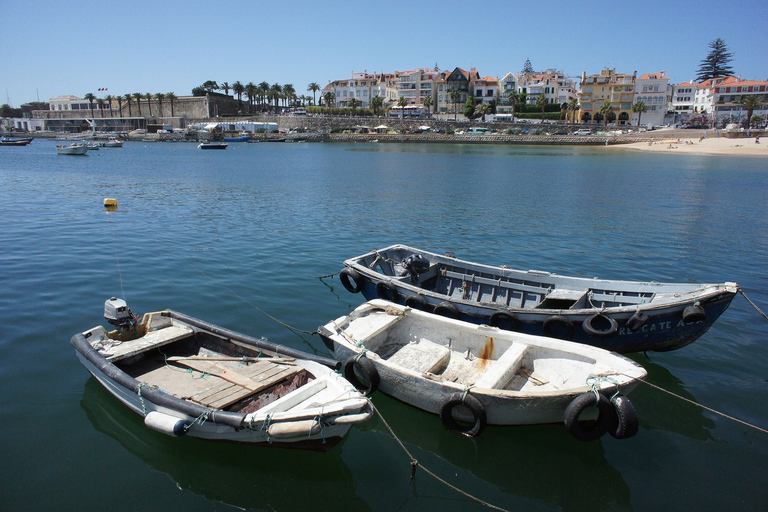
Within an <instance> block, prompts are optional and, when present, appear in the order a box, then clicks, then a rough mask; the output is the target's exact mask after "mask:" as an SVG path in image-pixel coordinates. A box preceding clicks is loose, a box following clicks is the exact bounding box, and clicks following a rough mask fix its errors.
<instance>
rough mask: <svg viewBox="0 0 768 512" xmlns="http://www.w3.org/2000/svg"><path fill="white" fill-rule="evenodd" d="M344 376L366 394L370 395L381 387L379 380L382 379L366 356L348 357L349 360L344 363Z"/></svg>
mask: <svg viewBox="0 0 768 512" xmlns="http://www.w3.org/2000/svg"><path fill="white" fill-rule="evenodd" d="M358 375H359V376H360V377H358ZM344 378H345V379H347V380H348V381H349V383H350V384H352V385H353V386H355V388H356V389H358V390H359V391H361V392H362V393H363V394H364V395H370V394H372V393H373V392H374V391H376V390H377V389H379V382H380V381H381V377H379V372H378V371H377V370H376V367H375V366H374V365H373V363H372V362H371V360H370V359H368V358H367V357H365V356H362V357H359V356H355V357H350V358H349V359H347V362H346V363H344ZM360 378H362V380H360Z"/></svg>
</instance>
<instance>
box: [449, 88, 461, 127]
mask: <svg viewBox="0 0 768 512" xmlns="http://www.w3.org/2000/svg"><path fill="white" fill-rule="evenodd" d="M448 96H450V97H451V103H453V120H454V121H455V120H456V106H457V105H458V103H459V101H460V100H461V91H460V90H458V89H451V90H450V91H448Z"/></svg>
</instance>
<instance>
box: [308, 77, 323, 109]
mask: <svg viewBox="0 0 768 512" xmlns="http://www.w3.org/2000/svg"><path fill="white" fill-rule="evenodd" d="M319 90H320V85H318V83H317V82H312V83H310V84H309V85H308V86H307V91H310V92H311V93H312V102H313V103H314V104H315V105H317V96H315V93H317V91H319Z"/></svg>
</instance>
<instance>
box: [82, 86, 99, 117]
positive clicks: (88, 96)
mask: <svg viewBox="0 0 768 512" xmlns="http://www.w3.org/2000/svg"><path fill="white" fill-rule="evenodd" d="M83 98H84V99H86V100H88V103H90V109H91V117H93V100H95V99H96V96H94V95H93V93H92V92H89V93H87V94H86V95H85V96H83Z"/></svg>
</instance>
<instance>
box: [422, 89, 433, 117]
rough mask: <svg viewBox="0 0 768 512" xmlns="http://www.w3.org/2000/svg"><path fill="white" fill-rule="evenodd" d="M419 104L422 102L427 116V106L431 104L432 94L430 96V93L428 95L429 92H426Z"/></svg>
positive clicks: (428, 110)
mask: <svg viewBox="0 0 768 512" xmlns="http://www.w3.org/2000/svg"><path fill="white" fill-rule="evenodd" d="M421 104H422V105H424V108H426V109H427V117H429V115H430V109H429V107H431V106H432V96H431V95H429V94H427V95H426V96H424V99H423V100H421Z"/></svg>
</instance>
